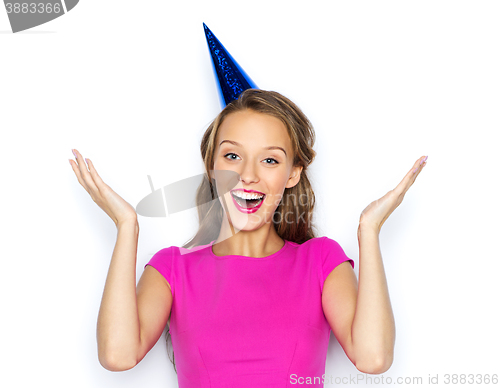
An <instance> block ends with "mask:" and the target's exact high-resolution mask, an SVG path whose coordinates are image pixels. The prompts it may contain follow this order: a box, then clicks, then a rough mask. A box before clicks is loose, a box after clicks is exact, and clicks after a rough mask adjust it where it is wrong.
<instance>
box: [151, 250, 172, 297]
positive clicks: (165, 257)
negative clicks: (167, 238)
mask: <svg viewBox="0 0 500 388" xmlns="http://www.w3.org/2000/svg"><path fill="white" fill-rule="evenodd" d="M173 257H174V255H173V247H169V248H163V249H161V250H160V251H158V252H156V253H155V254H154V255H153V257H152V258H151V259H150V260H149V261H148V263H147V264H146V265H150V266H151V267H153V268H155V269H156V270H157V271H158V272H159V273H161V274H162V275H163V277H164V278H165V279H167V282H168V284H170V288H171V289H172V294H173V293H174V283H175V282H174V280H175V279H174V276H173V275H174V274H173V271H172V266H173ZM146 265H145V266H144V268H146Z"/></svg>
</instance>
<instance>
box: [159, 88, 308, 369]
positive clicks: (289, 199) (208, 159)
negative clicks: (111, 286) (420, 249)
mask: <svg viewBox="0 0 500 388" xmlns="http://www.w3.org/2000/svg"><path fill="white" fill-rule="evenodd" d="M247 109H250V110H252V111H255V112H258V113H263V114H267V115H271V116H274V117H276V118H278V119H280V120H281V121H282V122H283V123H284V124H285V126H286V129H287V132H288V135H289V136H290V140H291V143H292V147H293V155H294V159H293V166H301V167H302V172H301V176H300V180H299V182H298V183H297V184H296V185H295V186H293V187H290V188H285V191H284V193H283V197H282V200H281V202H280V204H279V205H278V207H277V209H276V211H275V214H274V215H279V217H274V215H273V219H272V222H273V224H274V226H275V229H276V232H277V234H278V235H279V236H280V237H281V238H282V239H283V240H288V241H292V242H295V243H297V244H302V243H304V242H306V241H308V240H310V239H312V238H315V237H316V232H315V230H314V229H315V226H314V225H313V224H312V217H313V210H314V205H315V196H314V191H313V189H312V186H311V183H310V181H309V178H308V174H307V167H308V166H309V165H310V164H311V163H312V162H313V160H314V158H315V156H316V152H315V151H314V150H313V145H314V142H315V133H314V129H313V126H312V124H311V122H310V121H309V119H308V118H307V117H306V115H305V114H304V113H303V112H302V111H301V110H300V108H299V107H298V106H297V105H295V104H294V103H293V102H292V101H290V100H289V99H288V98H286V97H285V96H283V95H281V94H280V93H278V92H274V91H266V90H262V89H246V90H245V91H244V92H243V93H241V94H240V96H239V98H238V99H237V100H234V101H232V102H231V103H229V104H227V105H226V107H225V108H224V109H223V110H222V111H221V112H220V113H219V115H218V116H217V117H216V118H215V120H214V121H213V122H212V123H211V124H210V125H209V126H208V128H207V130H206V131H205V133H204V135H203V138H202V140H201V145H200V151H201V157H202V159H203V163H204V167H205V174H206V176H207V177H209V178H208V179H204V180H203V181H202V183H201V184H200V186H199V187H198V190H197V193H196V204H197V209H198V220H199V228H198V231H197V232H196V234H195V235H194V236H193V237H192V238H191V239H190V240H188V241H187V242H186V243H185V244H184V245H183V246H182V247H183V248H194V247H196V246H200V245H207V244H209V243H210V242H211V241H213V240H216V239H217V238H218V236H219V233H220V228H221V226H222V219H223V216H224V210H223V208H222V206H221V204H220V202H219V201H214V199H216V198H217V197H216V190H215V188H214V187H213V185H212V182H211V179H210V174H209V171H210V170H213V166H214V154H215V149H216V139H217V134H218V132H219V128H220V125H221V124H222V122H223V121H224V119H225V118H226V117H227V116H228V115H230V114H231V113H234V112H239V111H243V110H247ZM304 197H305V200H302V198H304ZM297 199H298V200H297ZM275 218H278V220H277V221H276V220H275ZM169 327H170V326H168V328H167V333H166V337H167V343H168V339H169V336H170V330H169ZM169 358H170V357H169ZM171 361H172V363H173V365H174V369H175V361H174V360H171ZM176 372H177V370H176Z"/></svg>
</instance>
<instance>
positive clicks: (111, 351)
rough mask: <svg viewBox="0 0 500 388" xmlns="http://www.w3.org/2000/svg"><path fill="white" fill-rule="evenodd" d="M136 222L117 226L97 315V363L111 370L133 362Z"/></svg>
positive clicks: (136, 333) (137, 334)
mask: <svg viewBox="0 0 500 388" xmlns="http://www.w3.org/2000/svg"><path fill="white" fill-rule="evenodd" d="M138 237H139V225H138V223H137V221H136V222H133V221H128V222H123V223H120V224H118V225H117V239H116V245H115V249H114V250H113V255H112V257H111V263H110V265H109V270H108V276H107V277H106V284H105V286H104V291H103V295H102V300H101V307H100V309H99V316H98V318H97V347H98V357H99V362H100V363H101V365H102V366H103V367H104V368H106V369H108V370H111V371H120V370H126V369H130V368H132V367H133V366H135V364H136V359H135V358H136V355H137V349H138V348H139V344H140V326H139V316H138V311H137V296H136V279H135V273H136V261H137V257H136V256H137V240H138Z"/></svg>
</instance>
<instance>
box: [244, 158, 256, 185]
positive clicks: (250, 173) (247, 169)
mask: <svg viewBox="0 0 500 388" xmlns="http://www.w3.org/2000/svg"><path fill="white" fill-rule="evenodd" d="M240 181H242V182H245V183H246V184H248V183H252V182H256V181H258V177H257V169H256V168H255V167H254V166H253V164H252V163H246V164H245V165H244V166H243V169H242V170H241V171H240Z"/></svg>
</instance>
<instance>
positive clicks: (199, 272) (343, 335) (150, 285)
mask: <svg viewBox="0 0 500 388" xmlns="http://www.w3.org/2000/svg"><path fill="white" fill-rule="evenodd" d="M314 136H315V135H314V131H313V128H312V126H311V124H310V122H309V120H308V119H307V117H306V116H305V115H304V114H303V113H302V111H301V110H300V109H299V108H298V107H297V106H296V105H295V104H294V103H293V102H292V101H290V100H289V99H287V98H286V97H284V96H282V95H281V94H279V93H277V92H271V91H264V90H259V89H247V90H245V91H244V92H243V93H242V94H241V95H240V96H239V98H238V99H237V100H235V101H233V102H231V103H229V104H228V105H227V106H226V107H225V108H224V109H223V110H222V112H221V113H220V114H219V115H218V116H217V118H216V119H215V120H214V121H213V122H212V124H211V125H210V126H209V127H208V129H207V131H206V132H205V134H204V136H203V139H202V142H201V147H200V148H201V155H202V158H203V161H204V165H205V169H206V171H205V173H206V175H207V176H208V177H209V179H207V180H206V181H204V182H203V183H202V185H201V186H200V187H199V189H198V192H197V202H198V205H199V206H198V214H199V218H200V228H199V230H198V232H197V233H196V235H195V236H194V237H193V238H192V239H191V241H189V242H188V243H187V244H185V245H184V247H175V246H171V247H168V248H164V249H162V250H160V251H159V252H157V253H156V254H155V255H154V256H153V257H152V258H151V260H150V261H149V262H148V264H146V266H145V268H144V273H143V275H142V276H141V278H140V280H139V283H138V284H137V287H136V279H135V273H136V254H137V240H138V233H139V225H138V221H137V214H136V212H135V210H134V208H133V207H132V206H130V205H129V204H128V203H127V202H126V201H124V200H123V199H122V198H121V197H120V196H118V195H117V194H116V193H115V192H114V191H113V190H112V189H111V188H110V187H109V186H107V185H106V184H105V183H104V182H103V181H102V179H101V178H100V177H99V175H98V174H97V171H96V169H95V167H94V166H93V164H92V162H91V161H90V160H88V159H85V160H86V161H87V165H88V169H87V165H86V164H85V162H84V160H83V158H82V156H81V155H80V154H79V153H78V151H76V150H75V151H74V153H75V156H76V163H75V162H74V161H70V163H71V165H72V167H73V170H74V172H75V174H76V176H77V178H78V181H79V182H80V184H81V185H82V186H83V187H84V188H85V189H86V190H87V191H88V192H89V194H90V195H91V197H92V199H93V200H94V201H95V202H96V203H97V204H98V205H99V206H100V207H101V208H102V209H103V210H104V211H105V212H106V213H107V214H108V215H109V216H110V217H111V219H112V220H113V221H114V222H115V224H116V226H117V230H118V236H117V242H116V246H115V249H114V251H113V255H112V258H111V264H110V267H109V273H108V277H107V279H106V285H105V288H104V293H103V298H102V302H101V308H100V311H99V317H98V323H97V341H98V354H99V361H100V363H101V364H102V365H103V367H104V368H106V369H108V370H111V371H123V370H127V369H130V368H133V367H134V366H135V365H137V364H138V363H139V362H140V361H141V360H142V359H143V358H144V356H145V355H146V354H147V353H148V352H149V350H150V349H151V348H152V347H153V346H154V345H155V343H156V342H157V340H158V338H159V337H160V336H161V333H162V331H163V329H164V328H165V326H166V325H167V321H168V320H169V318H170V321H169V322H170V325H169V329H170V333H171V336H172V345H173V348H174V354H175V356H176V357H175V359H176V360H177V365H176V366H177V374H178V381H179V387H181V388H186V387H223V386H224V387H226V386H227V387H229V386H238V387H247V386H248V387H256V386H260V387H283V386H295V385H296V384H308V385H318V386H323V384H324V383H326V382H328V381H327V377H326V376H324V373H325V361H326V354H327V347H328V342H329V336H330V330H332V331H333V333H334V335H335V337H336V338H337V340H338V341H339V343H340V345H341V346H342V348H343V349H344V351H345V353H346V355H347V357H348V358H349V359H350V360H351V361H352V363H353V364H354V365H355V366H356V368H357V369H358V370H360V371H361V372H365V373H375V374H379V373H383V372H385V371H386V370H388V368H389V367H390V365H391V364H392V361H393V350H394V341H395V325H394V317H393V314H392V309H391V304H390V299H389V294H388V289H387V283H386V279H385V274H384V267H383V263H382V257H381V252H380V248H379V241H378V235H379V233H380V229H381V227H382V225H383V223H384V222H385V220H386V219H387V218H388V217H389V215H390V214H391V213H392V212H393V211H394V209H395V208H396V207H397V206H399V204H400V203H401V201H402V200H403V197H404V195H405V193H406V191H407V190H408V189H409V187H410V186H411V185H412V184H413V182H414V181H415V179H416V177H417V175H418V174H419V173H420V171H421V170H422V168H423V167H424V166H425V164H426V163H425V160H426V159H427V158H426V157H425V158H424V157H422V158H419V159H418V160H417V161H416V162H415V164H414V166H413V167H412V169H411V170H410V171H409V172H408V173H407V174H406V176H405V177H404V178H403V180H402V181H401V183H400V184H399V185H398V186H397V187H396V188H395V189H394V190H391V191H389V192H388V193H387V194H386V195H385V196H383V197H382V198H380V199H379V200H377V201H374V202H372V203H371V204H370V205H369V206H368V207H367V208H366V209H365V210H364V211H363V212H362V214H361V216H360V221H359V228H358V240H359V250H360V252H359V266H360V269H359V287H358V282H357V279H356V275H355V273H354V271H353V267H354V262H353V260H351V259H350V258H348V257H347V256H346V254H345V253H344V251H343V249H342V248H341V247H340V245H339V244H338V243H337V242H336V241H335V240H332V239H330V238H328V237H316V236H315V232H314V231H313V226H312V223H311V222H312V214H313V209H314V199H315V197H314V192H313V190H312V187H311V184H310V182H309V179H308V176H307V168H308V166H309V165H310V164H311V163H312V161H313V160H314V157H315V155H316V153H315V151H314V150H313V148H312V147H313V145H314V141H315V138H314ZM220 171H231V172H234V174H235V175H236V176H237V177H238V178H239V179H238V180H237V184H236V185H229V186H228V181H227V179H226V180H225V179H224V178H223V177H224V175H223V174H221V175H218V172H220ZM229 189H230V190H229ZM216 192H220V193H222V194H221V195H220V196H217V195H215V196H214V193H216ZM212 198H215V200H212V201H211V199H212ZM188 247H189V248H188ZM167 333H168V332H167ZM174 366H175V364H174Z"/></svg>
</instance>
